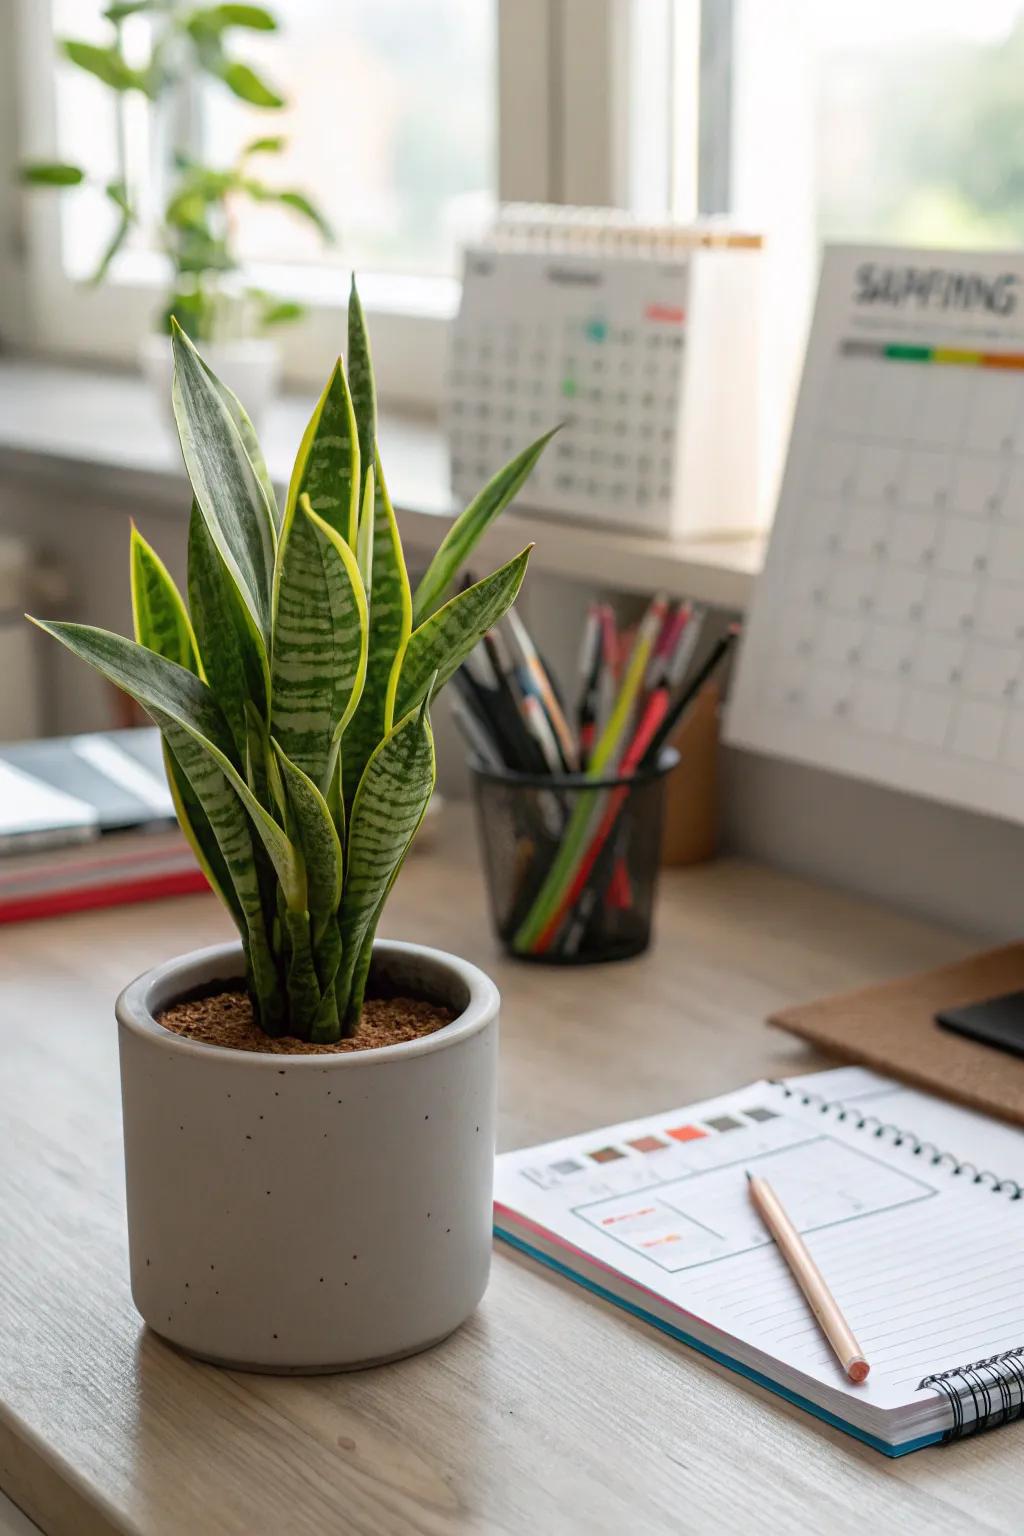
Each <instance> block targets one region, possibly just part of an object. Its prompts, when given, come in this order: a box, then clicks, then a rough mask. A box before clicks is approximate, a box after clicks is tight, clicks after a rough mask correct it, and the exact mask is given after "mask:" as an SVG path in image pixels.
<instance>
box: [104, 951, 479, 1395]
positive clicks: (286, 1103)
mask: <svg viewBox="0 0 1024 1536" xmlns="http://www.w3.org/2000/svg"><path fill="white" fill-rule="evenodd" d="M373 969H374V974H375V975H376V976H377V977H380V978H384V979H386V981H387V983H388V985H389V986H390V987H391V988H397V989H398V990H399V991H401V992H403V993H405V994H406V995H411V996H419V997H427V998H430V999H432V1000H434V1001H436V1002H442V1003H447V1004H448V1005H449V1006H451V1007H454V1008H456V1009H458V1010H459V1014H458V1017H457V1018H456V1019H455V1020H454V1021H453V1022H452V1023H451V1024H448V1025H446V1026H445V1027H444V1028H443V1029H440V1030H438V1031H437V1032H436V1033H435V1034H432V1035H427V1036H423V1037H421V1038H420V1039H417V1040H412V1041H409V1042H406V1043H403V1044H399V1045H391V1046H386V1047H384V1048H382V1049H377V1050H368V1051H353V1052H348V1053H345V1054H323V1055H310V1054H307V1055H301V1056H296V1055H291V1056H289V1055H281V1054H271V1053H269V1052H268V1053H266V1054H263V1053H258V1052H249V1051H235V1050H226V1049H222V1048H219V1047H217V1046H211V1045H206V1044H201V1043H199V1042H197V1041H194V1040H189V1039H187V1038H185V1037H183V1036H181V1035H178V1034H175V1033H173V1032H172V1031H170V1030H167V1029H165V1028H164V1027H163V1026H162V1025H160V1024H158V1023H157V1022H156V1015H157V1014H158V1013H160V1012H161V1011H162V1010H163V1009H165V1008H166V1007H168V1006H169V1005H170V1004H171V1003H173V1002H175V1001H178V1000H179V999H181V998H182V997H184V996H186V995H187V994H188V993H190V992H193V991H194V990H196V989H198V988H203V987H207V986H209V984H210V983H211V982H216V981H220V980H228V981H229V982H230V981H234V980H236V979H239V978H241V976H242V975H243V961H242V951H241V946H240V945H239V944H237V943H236V944H226V945H219V946H217V947H215V948H213V949H203V950H197V951H195V952H193V953H192V954H190V955H185V956H182V957H181V958H179V959H177V960H172V961H170V962H168V963H167V964H166V965H161V966H158V967H156V968H155V969H154V970H151V971H148V972H146V974H145V975H143V976H140V977H139V978H138V979H137V980H136V981H134V982H132V984H131V985H130V986H129V987H128V988H126V990H125V991H124V992H123V993H122V994H121V996H120V998H119V999H118V1002H117V1019H118V1025H119V1029H118V1035H119V1043H120V1057H121V1093H122V1105H123V1115H124V1148H125V1171H126V1182H127V1203H128V1240H129V1258H130V1267H131V1285H132V1296H133V1298H134V1300H135V1305H136V1307H137V1308H138V1310H139V1312H140V1313H141V1314H142V1316H143V1318H144V1319H145V1321H146V1322H147V1323H148V1324H149V1326H150V1327H151V1328H152V1329H153V1330H154V1331H155V1332H156V1333H159V1334H162V1335H163V1337H164V1338H166V1339H168V1340H170V1341H171V1342H172V1343H173V1344H176V1345H178V1346H179V1347H180V1348H182V1349H185V1350H187V1351H189V1352H190V1353H192V1354H194V1355H198V1356H200V1357H201V1358H203V1359H205V1360H210V1361H213V1362H214V1363H217V1364H222V1365H230V1366H234V1367H238V1368H242V1369H246V1370H257V1371H258V1370H263V1371H274V1372H296V1373H303V1372H318V1371H332V1370H348V1369H352V1368H355V1367H358V1366H364V1365H372V1364H377V1363H380V1362H383V1361H386V1360H393V1359H397V1358H399V1357H401V1356H403V1355H409V1354H413V1353H415V1352H416V1351H418V1350H421V1349H426V1348H427V1347H428V1346H429V1345H431V1344H434V1343H436V1342H438V1340H440V1339H442V1338H444V1337H445V1335H446V1334H449V1333H451V1332H452V1330H453V1329H455V1328H457V1327H458V1326H459V1324H460V1323H462V1322H464V1321H465V1319H466V1318H467V1317H469V1315H470V1314H471V1313H472V1312H473V1311H474V1309H475V1308H476V1306H477V1303H478V1302H479V1301H480V1298H481V1297H482V1295H483V1293H484V1290H485V1288H486V1285H487V1278H488V1273H489V1269H490V1254H491V1225H492V1211H491V1198H492V1181H493V1168H494V1117H495V1089H496V1078H497V1048H498V1005H499V998H498V992H497V988H496V987H495V986H494V984H493V982H491V981H490V980H489V979H488V977H486V976H485V975H484V973H483V972H482V971H480V970H478V969H477V968H476V966H473V965H469V964H467V963H466V962H465V961H463V960H459V959H457V958H456V957H455V956H453V955H448V954H444V953H442V952H441V951H440V950H435V949H427V948H424V947H423V946H421V945H417V944H399V943H393V942H384V941H378V943H377V944H376V945H375V948H374V968H373Z"/></svg>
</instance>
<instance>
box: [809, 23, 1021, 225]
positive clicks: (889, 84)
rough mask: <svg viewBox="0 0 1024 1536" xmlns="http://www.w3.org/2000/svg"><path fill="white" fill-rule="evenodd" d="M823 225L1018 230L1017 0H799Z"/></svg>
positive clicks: (820, 222)
mask: <svg viewBox="0 0 1024 1536" xmlns="http://www.w3.org/2000/svg"><path fill="white" fill-rule="evenodd" d="M808 19H809V22H810V26H811V35H810V42H811V48H812V50H813V57H814V75H815V78H816V81H817V90H816V103H815V116H816V122H817V133H816V139H817V144H818V153H817V163H816V178H815V182H816V205H817V206H816V215H817V217H816V223H817V230H818V233H819V234H820V235H821V236H822V237H823V238H825V239H831V238H839V239H851V238H852V239H857V240H864V239H867V240H894V241H912V242H914V243H917V244H921V245H947V246H948V245H982V246H984V245H990V246H991V245H1017V244H1019V243H1020V242H1021V240H1022V239H1024V162H1022V159H1021V153H1020V150H1021V136H1022V132H1024V98H1022V95H1021V81H1022V79H1024V4H1021V3H1020V0H985V3H982V4H973V5H972V4H965V3H963V0H901V3H900V4H899V5H892V4H888V3H880V0H872V3H866V0H859V3H854V0H831V3H830V4H829V5H828V6H820V5H819V6H817V7H814V8H812V9H811V10H810V12H809V18H808Z"/></svg>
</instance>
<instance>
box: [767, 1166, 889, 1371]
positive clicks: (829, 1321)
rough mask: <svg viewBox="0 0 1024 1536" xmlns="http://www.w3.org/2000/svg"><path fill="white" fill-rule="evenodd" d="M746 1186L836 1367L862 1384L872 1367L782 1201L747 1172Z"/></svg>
mask: <svg viewBox="0 0 1024 1536" xmlns="http://www.w3.org/2000/svg"><path fill="white" fill-rule="evenodd" d="M747 1186H748V1188H749V1190H750V1199H751V1202H752V1204H753V1206H754V1209H755V1210H756V1211H757V1214H758V1215H759V1216H760V1218H761V1220H762V1221H763V1222H764V1224H765V1226H766V1227H767V1228H768V1231H769V1232H770V1233H771V1235H772V1237H773V1238H774V1240H775V1245H776V1247H777V1248H778V1250H779V1252H780V1253H781V1254H782V1257H783V1258H784V1259H785V1261H786V1263H787V1264H788V1265H789V1268H790V1271H791V1273H792V1275H793V1278H794V1280H795V1281H796V1283H797V1285H798V1286H799V1287H800V1289H801V1290H802V1291H803V1293H804V1296H805V1297H806V1298H807V1304H808V1306H809V1307H810V1309H811V1311H812V1312H813V1313H814V1317H815V1320H816V1322H817V1324H818V1327H819V1328H820V1329H821V1331H822V1333H823V1334H824V1335H825V1337H826V1339H827V1340H828V1342H829V1344H831V1346H832V1349H833V1350H834V1352H835V1355H836V1358H837V1359H838V1361H839V1364H840V1365H841V1366H842V1368H843V1370H844V1371H845V1373H846V1375H847V1376H848V1377H849V1379H850V1380H851V1381H855V1382H858V1383H859V1382H862V1381H865V1380H866V1379H867V1375H868V1372H869V1371H870V1369H871V1367H870V1365H869V1364H868V1362H867V1359H866V1357H865V1355H864V1351H863V1350H862V1349H861V1347H860V1345H859V1344H858V1343H857V1340H856V1338H855V1337H854V1334H853V1330H852V1329H851V1327H850V1325H849V1323H848V1322H847V1321H846V1318H845V1317H844V1316H843V1314H842V1312H841V1311H840V1308H839V1303H838V1302H837V1301H836V1299H835V1297H834V1296H833V1295H832V1292H831V1291H830V1290H829V1288H828V1286H827V1284H826V1283H825V1277H824V1275H823V1274H822V1273H821V1270H820V1269H819V1268H818V1266H817V1264H815V1262H814V1260H813V1259H812V1258H811V1255H810V1253H809V1252H808V1249H807V1245H806V1243H805V1242H804V1240H803V1238H802V1237H801V1236H800V1233H799V1232H798V1231H797V1229H796V1227H795V1226H794V1225H793V1223H792V1221H791V1220H790V1219H789V1216H788V1215H787V1214H786V1210H785V1207H784V1206H783V1204H782V1201H781V1200H780V1199H779V1197H778V1195H777V1194H776V1193H775V1191H774V1189H773V1188H772V1186H771V1185H770V1184H769V1183H768V1180H767V1179H762V1178H757V1177H755V1175H754V1174H752V1173H750V1172H749V1171H748V1172H747Z"/></svg>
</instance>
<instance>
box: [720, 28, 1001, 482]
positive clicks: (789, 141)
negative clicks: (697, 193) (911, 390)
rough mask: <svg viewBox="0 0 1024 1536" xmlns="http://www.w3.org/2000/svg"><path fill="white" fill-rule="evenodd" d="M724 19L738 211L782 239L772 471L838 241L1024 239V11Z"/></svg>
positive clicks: (770, 427)
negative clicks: (817, 288)
mask: <svg viewBox="0 0 1024 1536" xmlns="http://www.w3.org/2000/svg"><path fill="white" fill-rule="evenodd" d="M711 4H712V5H717V4H722V5H723V6H726V7H729V6H731V7H733V8H734V15H735V28H734V36H733V58H732V70H731V81H730V89H731V94H732V103H733V106H732V113H731V135H732V144H731V145H730V146H729V158H730V175H729V180H730V195H729V202H728V207H729V210H730V211H731V212H732V213H733V214H734V215H735V216H736V217H737V218H739V219H740V220H742V221H744V222H747V223H751V224H756V225H758V226H760V227H761V228H762V229H763V230H764V231H765V234H766V237H767V238H766V246H765V275H766V280H767V284H768V297H769V302H768V304H767V306H766V315H765V324H764V333H763V335H764V350H763V368H764V386H765V400H766V406H765V415H766V421H765V442H764V455H763V457H764V459H765V461H766V462H769V463H773V465H774V468H775V469H776V470H777V469H778V468H779V467H781V454H782V449H783V447H784V444H785V438H786V431H787V426H788V420H789V413H790V409H791V406H792V401H793V399H794V396H795V390H796V385H797V382H798V378H799V371H800V362H801V358H802V355H803V342H804V337H805V334H806V325H807V321H808V319H809V316H810V307H811V301H812V298H813V293H814V283H815V274H816V271H817V265H818V254H819V250H820V246H821V242H822V241H823V240H864V241H869V242H875V243H878V242H892V243H896V244H898V243H909V244H917V245H924V246H927V245H934V246H979V247H986V246H988V247H999V246H1004V247H1005V246H1015V245H1018V244H1019V243H1020V240H1021V238H1022V236H1024V176H1022V175H1021V172H1020V156H1019V153H1018V143H1019V118H1020V79H1021V73H1022V70H1024V3H1022V0H983V3H978V4H974V5H971V4H967V3H965V0H899V3H898V4H893V3H891V0H828V4H821V3H820V0H711ZM771 478H773V477H771ZM766 494H767V495H768V497H769V499H770V500H771V499H774V497H773V489H772V485H771V484H769V485H768V487H767V488H766Z"/></svg>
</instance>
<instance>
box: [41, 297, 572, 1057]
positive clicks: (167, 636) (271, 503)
mask: <svg viewBox="0 0 1024 1536" xmlns="http://www.w3.org/2000/svg"><path fill="white" fill-rule="evenodd" d="M173 346H174V360H175V372H174V386H173V404H174V414H175V419H176V421H177V425H178V435H179V438H180V440H181V448H182V453H183V456H184V460H185V467H186V469H187V471H188V476H189V479H190V481H191V485H192V511H191V519H190V524H189V534H188V592H187V601H186V598H185V597H183V596H182V594H181V593H180V592H179V591H178V589H177V588H176V586H175V584H174V582H173V581H172V579H171V577H170V575H169V573H168V571H167V569H166V567H165V566H164V565H163V563H162V561H161V560H160V558H159V557H158V556H157V554H156V553H155V552H154V551H153V550H152V549H151V548H150V546H149V545H148V544H147V543H146V541H145V539H143V537H142V536H141V534H139V533H138V531H137V530H135V529H134V528H133V530H132V535H131V593H132V609H133V614H134V626H135V638H134V639H133V640H132V639H127V638H125V637H124V636H121V635H116V634H111V633H110V632H108V631H106V630H102V629H95V628H91V627H89V626H87V625H83V624H68V623H50V622H47V623H43V622H41V621H36V622H38V623H39V624H40V627H41V628H42V629H44V630H46V631H48V632H49V633H50V634H51V635H53V636H55V637H56V639H58V640H59V641H61V643H62V644H63V645H65V646H67V648H68V649H69V650H70V651H72V652H74V654H75V655H77V656H80V657H82V658H83V659H84V660H85V661H88V662H90V663H91V664H92V666H94V667H95V668H96V669H97V670H98V671H99V672H101V673H102V674H103V675H104V677H106V678H108V679H109V680H110V681H111V682H113V683H114V684H116V685H117V687H119V688H121V689H123V690H124V692H125V693H127V694H129V695H130V696H131V697H132V698H133V699H135V700H136V701H137V702H138V703H139V704H140V705H141V706H142V708H143V709H144V710H145V711H146V712H147V713H148V714H149V715H150V717H151V718H152V719H153V721H154V722H155V724H156V725H157V726H158V727H159V728H160V731H161V733H162V735H163V745H164V760H165V765H166V769H167V776H168V780H169V783H170V788H171V793H172V795H173V798H174V804H175V807H176V809H177V813H178V819H179V821H180V822H181V825H182V828H183V830H184V833H185V836H186V837H187V838H188V840H189V842H190V843H191V845H192V848H193V850H194V851H195V854H196V857H197V859H198V860H199V863H200V864H201V866H202V868H203V870H204V871H205V873H206V875H207V878H208V879H209V882H210V885H211V886H212V888H213V890H214V891H215V892H216V893H217V895H218V896H219V897H220V899H221V900H222V901H223V903H224V905H225V906H226V907H227V909H228V911H229V912H230V914H231V916H232V918H233V919H234V921H235V923H236V924H237V926H238V929H239V932H240V934H241V937H242V943H243V946H244V949H245V957H246V966H247V980H248V987H249V991H250V995H251V997H252V1001H253V1006H254V1011H255V1014H256V1018H257V1020H258V1022H259V1024H260V1026H261V1028H262V1029H263V1030H264V1031H265V1032H266V1033H267V1034H268V1035H281V1034H290V1035H295V1036H298V1037H299V1038H300V1039H304V1040H314V1041H323V1042H329V1041H335V1040H338V1039H340V1038H342V1037H343V1036H346V1035H350V1034H352V1033H354V1031H355V1029H356V1028H357V1026H358V1022H359V1017H360V1011H361V1008H362V1001H363V994H364V989H365V986H366V980H367V973H368V969H369V963H370V954H371V948H372V945H373V939H374V934H375V932H376V928H377V923H378V920H379V918H380V915H381V910H382V908H383V906H384V903H385V901H386V899H387V896H388V893H389V892H390V890H391V887H392V885H393V883H394V881H395V878H396V876H397V874H398V871H399V869H400V867H401V864H402V860H403V858H404V857H405V854H406V852H407V850H408V848H409V845H410V843H411V841H412V839H413V837H414V835H415V833H416V829H417V827H418V826H419V824H420V821H421V820H422V818H423V815H424V812H425V811H426V808H427V803H428V801H429V800H430V796H431V793H432V791H433V787H434V779H435V766H434V746H433V738H432V736H431V730H430V718H429V712H430V705H431V702H432V700H433V699H434V698H435V697H436V695H437V693H438V690H439V689H440V688H441V687H442V686H443V684H444V683H445V682H446V681H447V679H448V678H450V677H451V675H452V673H453V672H454V671H455V670H456V668H457V667H458V666H459V664H460V663H461V662H462V660H463V659H464V658H465V657H466V656H467V655H468V653H469V652H470V651H471V650H472V649H473V647H474V646H475V645H476V643H477V641H478V640H479V639H480V637H481V636H482V635H483V634H484V632H485V631H486V630H487V629H489V628H490V627H491V626H492V625H493V624H494V623H496V621H497V620H498V619H499V618H500V617H501V615H502V614H503V613H505V611H506V610H507V609H508V608H509V607H510V606H511V604H512V603H513V602H514V601H515V598H516V594H517V593H518V591H519V587H520V584H521V582H522V579H523V575H524V573H525V570H526V564H527V560H528V558H529V553H530V549H529V547H527V548H526V549H524V550H523V551H522V552H521V553H520V554H518V555H516V557H515V559H513V560H510V561H509V562H508V563H507V564H506V565H503V566H501V567H500V569H498V570H496V571H494V572H493V573H492V574H491V575H489V576H486V577H485V578H484V579H483V580H482V581H478V582H476V583H475V584H474V585H472V586H469V587H465V588H463V589H462V590H459V591H457V592H455V593H454V595H452V592H453V588H454V586H455V583H456V579H457V577H458V575H459V572H460V570H461V569H462V567H463V564H464V562H465V560H466V557H467V555H468V554H469V552H470V550H471V549H472V547H473V546H474V545H475V543H476V541H477V540H478V538H479V537H480V535H481V533H482V532H483V530H484V529H485V528H486V527H487V525H488V524H489V523H490V522H491V520H492V519H493V518H494V517H496V516H497V514H498V513H499V512H500V511H501V510H502V508H503V507H505V506H506V505H507V504H508V502H509V501H510V500H511V499H512V497H513V496H514V495H515V493H516V491H517V490H518V489H519V487H520V486H521V485H522V484H523V482H524V480H525V479H526V477H527V475H528V474H529V473H530V471H531V469H532V468H533V465H534V464H535V463H536V461H537V459H538V458H539V457H540V454H541V452H542V451H543V448H544V445H545V443H546V442H547V438H548V437H549V436H550V433H549V434H548V435H547V436H546V437H543V438H541V439H539V440H538V441H537V442H536V443H534V444H532V446H530V447H529V448H527V449H525V450H524V451H523V452H522V453H521V454H520V455H519V456H518V457H517V458H516V459H513V460H512V462H511V463H510V464H508V465H507V466H506V468H505V469H503V470H501V471H499V473H498V474H497V475H496V476H495V477H494V479H493V480H491V481H490V482H489V484H488V485H487V486H485V487H484V489H483V490H482V491H481V492H480V494H479V495H478V496H477V498H476V499H475V501H473V502H472V503H471V505H470V506H469V507H468V508H467V509H466V511H465V512H464V513H463V514H462V515H461V516H460V517H459V518H458V519H457V520H456V521H455V523H454V525H453V526H452V528H451V530H450V532H449V533H448V535H447V537H446V538H445V539H444V541H443V542H442V544H441V546H440V548H439V549H438V550H437V553H436V554H435V556H434V558H433V560H432V561H431V562H430V565H429V566H428V568H427V571H426V573H425V575H424V577H423V579H422V581H421V582H420V583H419V585H418V587H417V589H416V591H415V593H413V592H412V591H411V589H410V583H409V576H408V572H407V570H406V564H405V559H404V556H403V553H402V545H401V541H400V539H399V535H398V527H397V524H396V521H395V514H394V511H393V509H392V505H391V501H390V499H389V497H388V491H387V485H386V483H385V480H384V475H383V471H382V468H381V462H380V455H379V453H378V450H377V441H376V402H375V392H374V383H373V368H372V363H371V358H370V348H369V344H368V340H367V335H366V329H365V325H364V321H363V315H362V310H361V307H360V304H359V299H358V295H357V293H356V290H355V284H354V283H353V288H352V297H351V301H350V306H349V336H348V369H347V373H346V369H345V367H344V366H343V365H342V363H341V361H340V360H339V362H338V363H337V364H336V365H335V367H334V369H333V371H332V373H331V376H330V378H329V379H328V381H327V384H326V387H325V388H324V391H323V394H322V395H321V396H320V399H319V402H318V403H317V406H316V409H315V410H314V412H313V415H312V418H311V419H310V422H309V425H308V427H307V428H306V431H305V435H304V436H303V438H302V442H301V444H300V446H299V450H298V455H297V457H296V460H295V467H294V469H293V471H292V476H291V482H290V484H289V486H288V494H287V498H286V500H285V504H284V509H283V511H279V510H278V507H277V502H276V499H275V494H274V489H273V486H272V484H271V481H270V477H269V475H268V473H267V467H266V463H265V461H264V459H263V455H262V454H261V452H260V448H259V444H258V442H257V440H256V436H255V433H254V431H253V428H252V424H251V423H250V421H249V418H248V417H247V416H246V414H245V411H244V410H243V408H242V406H241V405H240V404H239V402H238V400H237V399H236V398H235V397H234V395H232V394H231V392H230V391H229V390H228V389H226V388H225V387H224V385H223V384H221V383H220V381H219V380H218V379H217V378H216V376H215V375H214V374H213V373H212V371H211V370H210V369H209V368H208V367H207V366H206V364H205V363H204V362H203V360H202V358H201V357H200V355H199V353H198V352H197V351H196V349H195V347H194V345H193V344H192V342H191V341H190V340H189V339H188V337H187V336H186V335H185V334H184V332H183V331H182V330H181V329H180V328H178V327H177V326H175V328H174V334H173Z"/></svg>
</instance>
